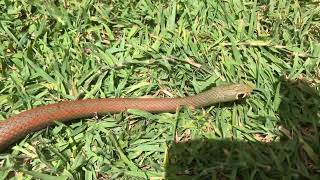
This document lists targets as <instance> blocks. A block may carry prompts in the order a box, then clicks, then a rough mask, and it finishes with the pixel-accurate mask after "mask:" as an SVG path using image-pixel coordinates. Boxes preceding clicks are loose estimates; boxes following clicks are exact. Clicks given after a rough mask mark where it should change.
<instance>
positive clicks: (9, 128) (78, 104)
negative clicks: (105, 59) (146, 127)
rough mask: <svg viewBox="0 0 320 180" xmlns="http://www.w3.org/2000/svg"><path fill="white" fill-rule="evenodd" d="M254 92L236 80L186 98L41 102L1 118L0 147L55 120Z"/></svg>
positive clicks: (164, 108) (169, 108)
mask: <svg viewBox="0 0 320 180" xmlns="http://www.w3.org/2000/svg"><path fill="white" fill-rule="evenodd" d="M251 92H252V88H251V87H250V86H248V85H245V84H233V85H225V86H219V87H215V88H212V89H210V90H208V91H205V92H202V93H199V94H197V95H195V96H189V97H183V98H107V99H87V100H75V101H65V102H60V103H56V104H50V105H46V106H41V107H37V108H34V109H31V110H27V111H24V112H22V113H20V114H18V115H16V116H13V117H11V118H9V119H7V120H5V121H2V122H0V151H3V150H5V149H7V148H8V146H9V145H11V144H13V143H14V142H16V141H17V140H19V139H20V138H22V137H24V136H26V135H27V134H29V133H31V132H34V131H37V130H40V129H42V128H45V127H47V126H49V125H52V124H53V123H54V122H55V121H62V122H65V121H70V120H73V119H79V118H86V117H92V116H95V115H97V114H99V115H100V114H106V113H116V112H122V111H126V110H127V109H140V110H145V111H149V112H175V111H176V109H177V108H178V107H179V106H191V107H194V108H200V107H206V106H209V105H211V104H215V103H220V102H228V101H234V100H237V99H239V98H243V97H244V96H246V95H248V94H250V93H251Z"/></svg>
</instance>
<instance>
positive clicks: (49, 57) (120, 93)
mask: <svg viewBox="0 0 320 180" xmlns="http://www.w3.org/2000/svg"><path fill="white" fill-rule="evenodd" d="M0 12H1V14H0V21H1V23H0V42H1V43H0V72H1V73H0V108H1V111H0V120H5V119H6V118H8V117H10V116H11V115H13V114H16V113H18V112H21V111H23V110H26V109H30V108H32V107H36V106H40V105H45V104H50V103H54V102H58V101H61V100H73V99H77V98H104V97H140V96H146V95H157V96H159V97H179V96H186V95H192V94H196V93H198V92H201V91H203V90H205V89H207V88H208V87H211V86H218V85H221V84H225V83H232V82H245V83H248V84H251V85H253V86H254V87H255V92H254V93H253V94H252V96H250V97H249V98H248V99H246V100H245V101H243V102H237V103H227V104H219V105H215V106H212V107H210V108H206V109H202V110H201V109H198V110H189V109H181V110H180V111H179V112H177V113H175V114H174V113H173V114H170V113H162V114H150V113H146V112H141V111H130V112H123V113H119V114H115V115H107V116H105V117H99V118H98V119H96V118H92V119H81V120H78V121H74V122H73V123H70V124H62V123H57V125H56V126H54V127H50V128H47V129H44V130H41V131H38V132H36V133H34V134H30V135H29V136H28V137H26V138H25V139H23V140H21V141H19V142H17V144H15V145H14V146H13V147H12V148H11V149H9V150H8V151H7V152H5V153H2V154H1V155H0V179H1V177H2V178H3V179H33V178H36V179H88V180H90V179H153V180H155V179H163V178H167V179H179V178H190V179H191V178H193V179H206V178H207V179H208V178H209V177H211V178H216V179H270V178H272V179H317V178H319V176H320V160H319V154H320V142H319V139H320V138H319V137H320V136H319V135H320V132H319V129H320V120H319V119H320V117H319V113H320V109H319V107H320V89H319V88H320V86H319V82H320V68H319V67H320V66H319V64H320V61H319V60H320V36H319V34H320V13H319V12H320V5H319V3H318V2H317V1H311V0H309V1H308V0H306V1H298V0H279V1H276V0H269V1H256V0H246V1H237V0H233V1H219V0H214V1H210V0H207V1H206V0H193V1H188V0H181V1H153V2H151V1H150V0H140V1H133V0H130V1H125V0H120V1H101V0H84V1H76V0H70V1H61V0H57V1H49V0H48V1H27V0H21V1H12V0H5V1H0Z"/></svg>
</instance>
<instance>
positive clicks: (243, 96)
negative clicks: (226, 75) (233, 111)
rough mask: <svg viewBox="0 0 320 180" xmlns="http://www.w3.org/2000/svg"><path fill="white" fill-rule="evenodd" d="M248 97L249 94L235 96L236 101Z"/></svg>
mask: <svg viewBox="0 0 320 180" xmlns="http://www.w3.org/2000/svg"><path fill="white" fill-rule="evenodd" d="M249 95H250V93H239V94H237V99H243V98H245V97H247V96H249Z"/></svg>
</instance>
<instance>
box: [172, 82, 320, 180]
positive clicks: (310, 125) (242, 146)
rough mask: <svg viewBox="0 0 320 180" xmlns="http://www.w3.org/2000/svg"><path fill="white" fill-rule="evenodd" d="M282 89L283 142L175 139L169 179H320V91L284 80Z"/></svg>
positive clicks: (280, 123)
mask: <svg viewBox="0 0 320 180" xmlns="http://www.w3.org/2000/svg"><path fill="white" fill-rule="evenodd" d="M280 92H281V96H282V101H281V104H280V107H279V109H278V114H279V119H280V121H279V124H278V125H279V127H281V128H280V129H281V130H280V132H282V134H283V135H282V136H281V138H280V140H278V141H277V142H269V143H264V142H259V141H255V142H245V141H234V140H208V139H204V140H191V141H188V142H186V143H174V144H172V145H171V147H170V148H169V152H168V161H167V164H166V179H320V164H319V154H320V142H319V141H320V140H319V129H320V120H319V119H320V118H319V113H320V111H319V108H320V97H319V93H317V92H316V91H315V89H313V88H312V87H310V86H309V85H308V84H307V83H305V82H303V81H296V82H289V81H282V83H281V91H280Z"/></svg>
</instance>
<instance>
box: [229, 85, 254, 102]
mask: <svg viewBox="0 0 320 180" xmlns="http://www.w3.org/2000/svg"><path fill="white" fill-rule="evenodd" d="M233 88H234V89H233V90H234V91H235V92H236V94H237V97H238V99H243V98H245V97H247V96H249V95H250V94H251V93H252V91H253V87H252V86H250V85H247V84H235V85H234V86H233Z"/></svg>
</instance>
